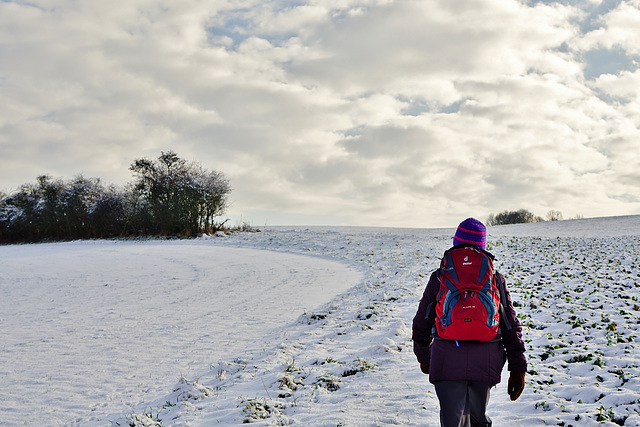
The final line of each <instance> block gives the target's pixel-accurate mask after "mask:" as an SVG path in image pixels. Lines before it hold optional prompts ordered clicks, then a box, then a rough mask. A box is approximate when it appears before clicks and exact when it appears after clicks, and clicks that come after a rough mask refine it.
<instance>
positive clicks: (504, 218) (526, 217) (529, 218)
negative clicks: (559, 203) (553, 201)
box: [487, 209, 580, 225]
mask: <svg viewBox="0 0 640 427" xmlns="http://www.w3.org/2000/svg"><path fill="white" fill-rule="evenodd" d="M578 217H580V216H578ZM544 220H545V219H544V218H542V217H540V216H536V215H535V214H533V213H532V212H530V211H528V210H526V209H520V210H517V211H504V212H500V213H499V214H497V215H494V214H489V218H487V225H507V224H525V223H530V222H541V221H544ZM546 220H547V221H562V212H560V211H557V210H550V211H549V212H547V217H546Z"/></svg>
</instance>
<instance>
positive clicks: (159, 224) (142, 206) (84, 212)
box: [0, 152, 231, 243]
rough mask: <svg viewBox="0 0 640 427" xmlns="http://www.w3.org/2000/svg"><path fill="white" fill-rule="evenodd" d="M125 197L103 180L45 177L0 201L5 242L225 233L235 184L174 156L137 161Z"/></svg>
mask: <svg viewBox="0 0 640 427" xmlns="http://www.w3.org/2000/svg"><path fill="white" fill-rule="evenodd" d="M129 169H130V170H131V171H132V173H133V175H134V176H135V180H134V182H132V183H130V184H128V185H126V186H125V187H124V188H123V189H120V188H117V187H115V186H113V185H111V186H105V185H104V184H103V183H102V181H101V180H100V179H98V178H85V177H83V176H78V177H76V178H74V179H72V180H68V181H64V180H61V179H53V178H51V177H49V176H40V177H38V178H37V180H36V183H35V184H24V185H22V186H21V187H20V188H19V189H18V190H17V191H16V192H14V193H13V194H8V195H7V194H2V193H0V242H1V243H16V242H38V241H42V240H73V239H87V238H110V237H133V236H153V235H162V236H195V235H198V234H202V233H213V232H215V231H217V230H219V229H220V228H222V227H223V225H224V222H222V223H220V222H216V218H218V217H219V216H220V215H222V214H223V213H224V212H225V210H226V208H227V206H228V195H229V193H230V192H231V187H230V185H229V180H228V179H227V178H226V177H225V176H224V175H223V174H222V173H221V172H216V171H207V170H205V169H203V168H202V167H201V166H200V165H199V164H197V163H191V162H187V161H186V160H184V159H181V158H179V157H178V156H177V155H176V153H174V152H167V153H164V152H163V153H162V155H161V156H160V157H158V159H157V160H153V161H152V160H148V159H138V160H135V161H134V162H133V164H132V165H131V167H130V168H129Z"/></svg>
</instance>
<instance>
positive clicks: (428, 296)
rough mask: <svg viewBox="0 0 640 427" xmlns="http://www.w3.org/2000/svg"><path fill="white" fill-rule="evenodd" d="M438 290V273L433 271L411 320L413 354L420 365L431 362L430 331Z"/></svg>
mask: <svg viewBox="0 0 640 427" xmlns="http://www.w3.org/2000/svg"><path fill="white" fill-rule="evenodd" d="M439 288H440V281H439V280H438V271H437V270H436V271H434V272H433V273H432V274H431V277H430V278H429V283H427V287H426V288H425V290H424V293H423V294H422V299H421V300H420V304H419V305H418V311H417V312H416V315H415V317H414V318H413V336H412V339H413V352H414V353H415V355H416V357H417V358H418V362H420V363H430V360H431V341H432V339H433V338H432V336H431V330H432V329H433V326H434V324H435V320H436V296H437V295H438V290H439Z"/></svg>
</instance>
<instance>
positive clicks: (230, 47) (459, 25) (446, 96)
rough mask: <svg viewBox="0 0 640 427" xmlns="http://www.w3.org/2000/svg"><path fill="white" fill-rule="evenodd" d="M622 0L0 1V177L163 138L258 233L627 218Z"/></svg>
mask: <svg viewBox="0 0 640 427" xmlns="http://www.w3.org/2000/svg"><path fill="white" fill-rule="evenodd" d="M639 28H640V0H624V1H620V0H613V1H612V0H602V1H601V0H563V1H532V0H529V1H527V0H419V1H413V0H315V1H278V0H274V1H271V0H230V1H224V0H110V1H108V2H107V1H104V0H82V1H76V0H29V1H21V0H16V1H7V0H0V150H1V151H0V190H2V191H4V192H5V193H10V192H11V191H15V190H16V189H17V188H18V187H19V186H20V185H21V184H25V183H31V182H35V178H36V177H37V176H39V175H44V174H46V175H51V176H53V177H56V178H64V179H71V178H73V177H74V176H76V175H78V174H83V175H84V176H85V177H99V178H101V179H102V180H103V181H104V182H106V183H113V184H117V185H124V184H126V183H127V182H131V181H132V180H133V177H132V175H131V173H130V171H129V170H128V167H129V165H130V164H131V163H132V162H133V160H135V159H138V158H143V157H146V158H157V157H158V156H159V155H160V153H161V152H162V151H169V150H173V151H175V152H177V154H178V155H179V156H180V157H182V158H185V159H187V160H192V161H197V162H201V163H202V165H203V166H204V167H205V168H207V169H209V170H218V171H222V172H223V173H224V174H225V175H226V176H227V177H228V178H229V179H230V182H231V186H232V187H233V192H232V193H231V199H232V206H231V207H230V209H229V211H228V214H229V215H228V216H229V217H230V218H231V219H232V223H233V222H235V223H240V221H243V222H248V223H251V224H252V225H255V226H263V225H265V224H266V225H278V224H292V225H305V224H306V225H314V224H328V225H375V226H406V227H440V226H455V225H457V223H458V222H460V221H461V220H462V219H464V218H466V217H468V216H475V217H477V218H479V219H483V220H484V219H486V218H487V216H488V215H489V214H490V213H499V212H502V211H504V210H516V209H520V208H524V209H528V210H530V211H532V212H534V213H535V214H537V215H540V216H545V215H546V213H547V212H548V211H549V210H552V209H554V210H559V211H561V212H562V213H563V215H564V217H565V218H570V217H575V216H576V215H581V216H584V217H596V216H611V215H627V214H640V130H639V129H640V89H639V88H640V68H639V66H638V65H639V61H640V30H639Z"/></svg>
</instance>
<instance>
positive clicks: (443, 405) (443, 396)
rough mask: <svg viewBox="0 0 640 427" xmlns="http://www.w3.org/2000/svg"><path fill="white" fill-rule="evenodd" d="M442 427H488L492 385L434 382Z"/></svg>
mask: <svg viewBox="0 0 640 427" xmlns="http://www.w3.org/2000/svg"><path fill="white" fill-rule="evenodd" d="M433 385H434V386H435V388H436V394H437V395H438V400H439V401H440V425H441V426H442V427H490V426H491V419H490V418H489V417H488V416H487V414H486V410H487V404H488V403H489V391H490V390H491V387H492V385H491V384H486V383H480V382H477V381H436V382H435V383H433Z"/></svg>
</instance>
